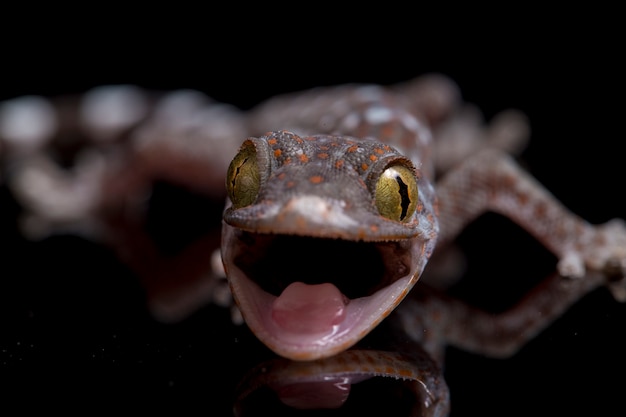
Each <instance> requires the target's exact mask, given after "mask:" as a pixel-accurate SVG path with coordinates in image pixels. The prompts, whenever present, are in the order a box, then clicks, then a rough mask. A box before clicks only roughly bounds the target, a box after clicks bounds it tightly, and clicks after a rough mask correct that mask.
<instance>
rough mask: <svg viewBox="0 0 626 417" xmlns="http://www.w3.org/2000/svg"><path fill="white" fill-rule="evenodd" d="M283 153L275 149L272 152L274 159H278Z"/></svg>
mask: <svg viewBox="0 0 626 417" xmlns="http://www.w3.org/2000/svg"><path fill="white" fill-rule="evenodd" d="M282 153H283V151H281V150H280V149H275V150H274V158H278V157H279V156H280V155H282Z"/></svg>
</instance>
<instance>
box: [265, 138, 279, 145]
mask: <svg viewBox="0 0 626 417" xmlns="http://www.w3.org/2000/svg"><path fill="white" fill-rule="evenodd" d="M267 143H269V144H270V145H276V144H277V143H278V141H277V140H276V138H272V139H270V140H268V141H267Z"/></svg>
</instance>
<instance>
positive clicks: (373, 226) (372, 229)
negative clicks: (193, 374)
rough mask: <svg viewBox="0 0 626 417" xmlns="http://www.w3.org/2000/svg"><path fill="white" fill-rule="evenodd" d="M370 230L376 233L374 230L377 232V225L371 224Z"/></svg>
mask: <svg viewBox="0 0 626 417" xmlns="http://www.w3.org/2000/svg"><path fill="white" fill-rule="evenodd" d="M370 230H371V231H372V232H374V233H376V232H378V226H376V225H375V224H372V225H371V226H370Z"/></svg>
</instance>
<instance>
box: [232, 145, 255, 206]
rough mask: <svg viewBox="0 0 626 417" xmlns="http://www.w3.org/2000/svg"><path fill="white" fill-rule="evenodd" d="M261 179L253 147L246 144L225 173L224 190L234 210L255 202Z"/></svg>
mask: <svg viewBox="0 0 626 417" xmlns="http://www.w3.org/2000/svg"><path fill="white" fill-rule="evenodd" d="M260 186H261V177H260V173H259V165H258V162H257V153H256V148H255V146H254V145H253V144H252V143H250V142H246V143H244V145H243V146H242V147H241V149H240V150H239V153H238V154H237V155H236V156H235V157H234V158H233V160H232V161H231V163H230V165H229V166H228V172H227V173H226V190H227V192H228V197H230V201H232V203H233V207H234V208H239V207H245V206H248V205H250V204H252V203H254V201H255V200H256V197H257V194H258V193H259V188H260Z"/></svg>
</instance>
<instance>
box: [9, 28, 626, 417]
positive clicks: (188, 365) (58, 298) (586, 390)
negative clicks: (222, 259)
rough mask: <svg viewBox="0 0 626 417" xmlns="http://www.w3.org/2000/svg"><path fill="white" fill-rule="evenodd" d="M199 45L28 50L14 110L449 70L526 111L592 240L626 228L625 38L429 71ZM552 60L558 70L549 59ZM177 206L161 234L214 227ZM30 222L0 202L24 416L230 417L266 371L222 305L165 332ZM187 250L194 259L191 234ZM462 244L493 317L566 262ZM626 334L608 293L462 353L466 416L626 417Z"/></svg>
mask: <svg viewBox="0 0 626 417" xmlns="http://www.w3.org/2000/svg"><path fill="white" fill-rule="evenodd" d="M557 32H559V31H557ZM559 33H560V32H559ZM190 36H191V37H192V38H193V39H196V40H197V39H200V37H201V36H202V39H204V40H205V41H200V42H193V45H190V44H188V43H186V39H180V40H179V39H177V40H176V42H174V43H173V44H171V43H167V42H164V40H165V39H169V35H163V34H162V35H161V36H160V37H156V38H152V37H147V38H146V39H149V41H145V42H141V41H140V42H137V43H126V42H123V41H122V42H120V41H119V40H116V41H115V43H114V45H112V46H111V47H107V45H108V44H107V43H106V42H102V43H100V42H96V43H95V44H91V48H92V49H88V50H85V49H81V48H76V47H72V46H68V45H71V43H70V44H68V43H62V42H61V41H59V40H57V39H56V38H50V39H48V41H47V42H46V41H45V39H40V38H39V41H40V42H42V43H39V44H31V43H28V44H27V43H24V44H23V45H22V46H21V47H20V46H15V45H14V46H13V48H12V49H11V50H10V51H9V52H8V54H5V55H4V56H3V58H4V59H3V61H4V64H3V73H2V74H1V75H0V79H1V80H0V98H2V99H4V98H10V97H14V96H16V95H21V94H35V93H36V94H57V93H65V92H80V91H83V90H85V89H87V88H89V87H92V86H95V85H102V84H110V83H133V84H139V85H142V86H144V87H147V88H158V89H174V88H180V87H190V88H197V89H200V90H202V91H204V92H206V93H207V94H209V95H210V96H212V97H214V98H216V99H217V100H220V101H226V102H230V103H234V104H236V105H239V106H242V107H244V108H247V107H250V106H251V105H253V104H255V103H257V102H258V101H260V100H262V99H264V98H267V97H269V96H271V95H273V94H276V93H280V92H286V91H292V90H299V89H302V88H307V87H312V86H315V85H322V84H337V83H344V82H351V81H358V82H379V83H391V82H396V81H401V80H405V79H409V78H411V77H413V76H415V75H418V74H421V73H425V72H430V71H440V72H444V73H446V74H447V75H449V76H451V77H452V78H453V79H455V80H456V81H457V82H458V83H459V84H460V86H461V88H462V91H463V94H464V97H465V98H466V100H468V101H471V102H475V103H476V104H478V105H479V106H480V107H481V108H482V109H483V110H484V111H485V112H486V114H487V116H491V115H493V114H494V113H495V112H497V111H499V110H502V109H505V108H508V107H516V108H519V109H520V110H522V111H524V112H525V113H526V114H527V115H528V116H529V117H530V120H531V123H532V128H533V137H532V141H531V144H530V147H529V148H528V150H527V151H526V152H525V153H524V155H523V161H524V164H525V165H526V166H527V167H528V168H529V170H530V171H531V172H532V173H533V174H534V175H535V176H536V177H537V178H538V179H539V180H540V181H541V182H542V183H543V184H545V185H546V187H547V188H548V189H549V190H551V191H552V192H554V193H555V195H556V196H557V197H558V198H559V199H561V200H562V201H563V202H564V203H565V205H566V206H568V207H570V208H571V209H572V210H573V211H574V212H576V213H578V214H580V215H581V216H583V217H585V218H587V219H588V220H590V221H592V222H594V223H597V222H604V221H606V220H608V219H610V218H612V217H626V203H625V202H624V198H623V190H624V179H626V175H625V171H624V160H623V151H622V150H621V146H622V142H623V136H624V134H623V130H624V129H623V126H622V120H623V113H624V112H623V111H624V94H625V93H626V91H625V88H624V79H623V78H622V74H623V73H624V71H623V70H624V68H623V64H621V63H618V61H617V58H616V54H617V51H616V50H614V49H613V48H612V46H611V45H612V44H611V43H610V42H609V43H606V42H605V40H607V39H609V40H610V39H612V38H613V37H612V36H610V34H609V35H608V36H607V37H605V36H600V35H597V37H593V38H591V40H589V42H588V43H587V42H582V40H588V38H586V37H585V36H578V37H575V38H573V39H572V38H571V37H568V36H565V35H564V39H563V40H562V39H561V38H560V37H556V38H550V39H549V40H544V41H541V42H538V43H532V44H527V43H526V39H525V38H524V40H521V41H519V42H513V43H512V44H511V45H510V47H509V48H508V49H501V48H496V47H495V46H494V45H493V44H492V43H491V42H482V43H476V44H474V43H473V42H470V41H469V40H468V39H463V37H462V36H461V37H460V38H461V39H459V41H458V43H454V44H453V45H441V46H440V47H437V46H435V47H430V48H428V49H427V51H426V52H425V53H424V54H423V55H420V53H419V46H418V45H419V42H410V43H409V44H403V47H402V48H398V49H394V50H387V49H385V48H383V49H376V48H374V50H376V51H377V52H376V53H372V54H369V55H368V54H366V53H365V52H366V51H367V49H366V48H365V45H364V46H363V49H362V50H361V49H359V51H360V53H351V52H354V51H353V50H352V49H351V46H352V43H350V42H348V43H346V45H344V46H345V48H342V47H340V45H336V46H337V47H336V48H325V47H324V48H322V47H319V48H318V47H314V46H315V45H317V44H316V43H312V44H307V45H300V47H304V50H298V51H297V53H294V52H293V49H291V48H292V46H281V45H283V44H282V43H280V42H278V41H275V40H274V39H272V40H271V41H270V40H261V39H259V38H256V37H254V36H252V37H251V38H250V43H247V42H243V43H242V44H237V45H231V46H229V47H226V46H224V45H216V44H215V43H212V42H210V40H211V39H213V40H214V41H215V39H216V38H211V36H208V35H207V34H205V33H203V32H202V31H198V33H194V34H193V35H190ZM555 36H556V35H555ZM215 42H216V43H217V41H215ZM363 42H364V43H367V41H363ZM425 42H426V43H427V41H425ZM477 42H478V41H477ZM60 45H66V46H65V47H62V46H60ZM549 45H553V46H549ZM598 45H599V46H598ZM157 46H158V47H157ZM185 46H186V47H185ZM409 46H411V47H412V48H414V49H413V50H415V51H416V54H417V55H414V57H413V58H407V56H409V55H402V54H403V53H406V52H407V51H409ZM541 46H546V47H547V48H545V49H546V52H547V55H540V54H539V53H538V51H539V50H541V51H542V52H543V51H544V49H543V48H540V47H541ZM142 48H147V49H142ZM13 49H16V51H17V52H19V53H16V54H13ZM51 49H52V50H53V51H55V52H56V55H55V56H54V57H50V58H46V59H45V65H42V64H41V62H40V60H39V59H35V58H34V57H37V56H40V55H38V54H42V55H41V56H43V54H44V52H46V51H47V52H50V50H51ZM233 50H235V51H236V53H233ZM120 51H123V52H124V57H121V56H120V55H119V53H120ZM135 51H139V52H136V53H135ZM441 51H445V52H443V53H442V52H441ZM326 62H328V63H329V64H327V65H325V63H326ZM620 66H621V67H620ZM162 192H163V198H164V201H166V202H165V203H163V204H162V205H161V206H159V207H158V208H156V209H155V210H157V213H156V214H155V218H156V219H157V220H158V219H159V218H160V219H168V218H172V217H171V216H169V214H172V213H173V214H174V215H175V216H179V217H177V219H180V220H177V221H180V222H183V223H184V224H179V226H180V227H187V228H189V229H191V230H192V229H193V227H194V224H196V223H195V222H203V221H204V220H203V218H202V213H197V212H194V210H193V207H195V206H194V204H196V203H197V200H195V198H191V199H190V201H192V203H190V204H191V205H190V206H189V207H188V210H191V212H192V213H193V215H191V216H184V219H183V217H182V216H181V213H188V212H189V211H186V209H187V208H186V207H185V202H184V201H183V202H182V203H181V201H180V200H176V201H170V202H168V196H169V194H168V193H171V192H172V190H169V189H166V190H164V191H162ZM176 195H177V194H176ZM193 202H195V203H193ZM158 210H162V211H163V212H162V213H161V212H158ZM19 212H20V208H19V206H18V205H17V204H16V203H15V201H14V199H13V198H12V196H11V195H10V192H9V191H8V190H7V189H6V188H4V187H1V186H0V243H1V245H0V247H2V248H3V249H2V272H1V273H0V312H1V315H0V326H1V329H2V330H1V333H0V379H1V380H2V382H3V383H4V384H5V386H6V387H7V388H6V389H5V390H3V401H4V400H5V399H6V400H7V403H8V401H9V400H10V399H12V398H16V397H15V395H16V394H18V393H19V394H26V395H27V397H28V398H29V400H28V401H26V402H24V401H17V403H18V404H19V405H20V406H21V407H22V408H23V409H30V408H33V407H35V406H38V405H40V404H41V403H44V404H45V405H46V407H47V408H48V409H49V410H60V411H68V410H74V411H84V412H85V414H90V412H91V411H93V410H100V409H102V408H105V407H111V408H113V409H115V410H122V409H131V408H132V409H134V410H142V411H148V410H160V411H166V410H167V411H169V410H175V411H176V412H177V415H186V414H189V412H190V411H192V410H193V411H195V412H196V414H205V415H211V416H227V415H230V413H231V410H232V405H233V393H234V389H235V386H236V384H237V382H238V381H239V379H240V378H241V377H242V376H243V375H244V374H245V373H246V372H247V371H248V370H249V369H250V368H251V367H252V366H254V365H255V364H256V363H257V362H258V361H260V360H263V359H264V358H265V357H266V355H267V354H268V352H267V351H266V349H265V348H264V347H263V346H261V345H260V344H259V343H258V342H257V341H256V340H255V339H254V337H252V336H251V335H250V334H249V333H248V332H247V330H246V328H245V327H234V326H232V325H230V323H229V316H228V313H227V312H225V311H223V310H221V309H219V308H217V307H214V306H207V307H205V308H203V309H201V310H200V311H198V312H196V313H195V314H193V315H192V316H191V317H189V318H188V319H186V320H183V321H182V322H179V323H175V324H166V323H160V322H158V321H156V320H155V319H154V318H153V317H151V316H150V314H149V313H148V311H147V309H146V306H145V296H144V292H143V288H142V287H141V285H140V283H139V281H138V279H137V278H136V277H135V276H134V274H133V273H132V272H131V270H130V269H129V268H128V267H127V266H125V265H124V264H123V263H121V262H120V261H119V260H118V259H117V258H116V257H115V256H114V255H113V254H112V253H111V252H109V251H108V250H107V249H105V248H102V247H100V246H98V245H96V244H93V243H90V242H87V241H84V240H82V239H80V238H76V237H73V236H59V237H52V238H49V239H46V240H45V241H42V242H37V243H34V242H29V241H26V240H25V239H23V238H22V236H21V235H20V233H19V230H18V228H17V221H18V216H19ZM155 224H157V225H158V224H159V222H158V221H157V222H156V223H155ZM155 227H157V229H159V232H158V233H161V234H160V235H159V237H160V239H162V240H163V241H169V237H170V236H171V234H172V233H175V234H176V233H178V231H176V230H175V231H174V232H172V230H173V229H177V228H172V227H171V224H170V225H169V226H168V224H167V223H166V220H163V223H162V224H161V226H155ZM177 230H178V229H177ZM176 238H177V239H180V240H181V242H183V243H181V244H183V245H184V240H185V239H186V235H185V234H183V236H182V237H181V236H179V235H176ZM460 242H461V244H462V246H463V247H465V248H466V250H467V252H468V255H469V259H470V260H471V261H470V262H471V263H470V270H469V271H468V276H467V277H466V278H467V280H466V281H464V284H463V285H461V286H460V287H459V288H458V291H457V292H458V294H459V295H460V296H462V297H464V298H466V299H468V300H469V301H471V302H474V303H476V304H480V305H484V306H486V307H487V308H491V309H494V310H498V309H501V308H504V307H505V306H506V305H509V304H510V303H511V302H513V301H514V300H515V299H516V298H517V297H519V296H520V295H521V294H522V293H523V292H524V290H525V289H528V288H529V287H530V286H531V285H532V284H533V283H536V282H537V281H538V280H540V279H541V278H543V277H544V276H546V275H547V274H548V273H550V272H551V268H552V266H553V263H554V259H553V257H552V256H551V255H549V254H548V253H547V252H546V251H545V250H544V249H543V248H541V247H539V246H538V245H537V244H536V243H535V242H534V241H533V240H532V239H531V238H530V237H528V236H527V235H526V234H525V233H523V232H521V231H520V230H519V229H518V228H517V227H516V226H513V225H512V224H510V222H508V221H506V220H503V219H501V218H498V217H497V216H484V217H483V218H481V219H479V220H478V221H477V222H475V223H474V224H473V225H471V227H470V228H469V229H468V230H467V231H466V232H465V233H464V234H463V235H462V236H461V238H460ZM625 323H626V306H625V305H623V304H618V303H617V302H615V301H614V300H613V299H612V298H611V296H610V295H609V293H608V292H607V291H604V290H598V291H596V292H594V293H593V294H590V295H589V296H588V297H586V298H585V299H583V300H582V301H581V302H580V303H578V304H577V305H575V306H574V307H573V308H572V309H571V310H570V311H569V312H568V313H567V314H566V315H565V316H564V317H563V318H562V319H561V320H559V321H557V322H556V323H555V324H554V325H553V326H551V327H550V328H548V329H547V330H546V331H545V332H544V333H542V334H541V335H540V336H539V337H538V338H537V339H535V340H534V341H532V342H531V343H529V344H528V345H527V346H526V347H525V348H524V349H523V350H522V351H521V352H520V353H519V354H517V355H516V356H514V357H513V358H511V359H506V360H499V359H488V358H483V357H480V356H476V355H472V354H469V353H466V352H462V351H458V350H454V349H451V350H450V351H449V352H448V357H447V361H446V364H445V377H446V380H447V382H448V385H449V387H450V393H451V398H452V413H451V416H452V417H461V416H470V415H471V416H475V415H481V416H502V415H507V416H509V415H541V416H544V415H545V416H551V415H575V414H576V413H579V414H578V415H580V414H582V413H583V411H584V412H589V413H590V414H589V415H598V416H608V415H621V414H623V412H624V409H625V407H624V404H623V387H624V385H623V383H622V382H621V378H622V376H623V375H624V374H625V373H626V360H625V359H624V357H623V352H624V351H626V342H625V341H624V339H623V335H622V332H623V329H624V324H625ZM79 400H88V401H87V402H85V403H81V402H79ZM128 400H130V401H128Z"/></svg>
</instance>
